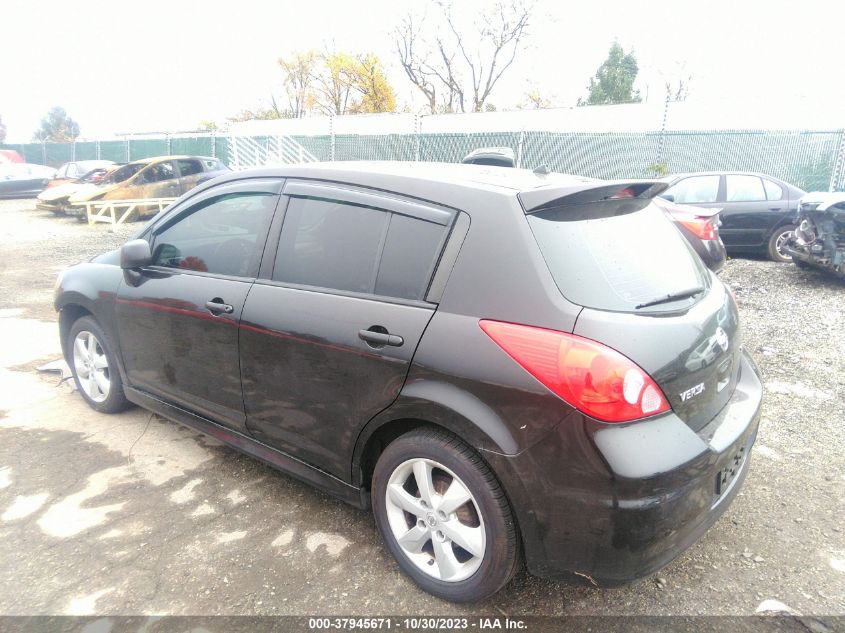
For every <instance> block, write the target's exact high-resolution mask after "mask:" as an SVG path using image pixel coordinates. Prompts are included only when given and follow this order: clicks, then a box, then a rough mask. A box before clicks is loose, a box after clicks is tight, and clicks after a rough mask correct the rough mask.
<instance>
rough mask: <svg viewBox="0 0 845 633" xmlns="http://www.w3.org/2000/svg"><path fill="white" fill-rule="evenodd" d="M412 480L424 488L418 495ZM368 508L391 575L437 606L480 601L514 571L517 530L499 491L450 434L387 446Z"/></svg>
mask: <svg viewBox="0 0 845 633" xmlns="http://www.w3.org/2000/svg"><path fill="white" fill-rule="evenodd" d="M417 473H420V474H422V477H423V478H422V481H425V478H426V477H427V478H428V481H429V482H430V483H429V485H430V486H431V487H430V488H427V489H425V490H421V486H420V485H419V484H418V483H417V476H418V475H417ZM426 497H427V498H428V499H429V500H428V501H426ZM467 497H468V498H467ZM461 500H465V502H464V503H462V504H460V505H456V504H459V503H460V501H461ZM372 504H373V514H374V515H375V520H376V525H377V526H378V529H379V532H381V536H382V538H383V539H384V542H385V544H386V546H387V549H388V550H389V551H390V553H391V554H392V555H393V557H394V558H395V559H396V562H397V563H398V564H399V567H401V568H402V570H403V571H404V572H405V573H406V574H408V575H409V576H410V577H411V579H412V580H413V581H414V582H415V583H416V584H417V585H418V586H419V587H420V588H422V589H423V590H425V591H427V592H429V593H431V594H433V595H435V596H437V597H438V598H442V599H444V600H449V601H452V602H475V601H479V600H483V599H484V598H487V597H489V596H492V595H493V594H494V593H496V592H497V591H499V590H500V589H501V588H502V587H504V586H505V585H506V584H508V582H510V580H511V578H513V576H514V574H515V573H516V571H517V570H518V569H519V567H520V564H521V560H522V554H521V551H520V540H519V535H518V530H517V525H516V521H515V520H514V517H513V514H512V512H511V508H510V504H509V503H508V500H507V498H506V497H505V493H504V491H503V490H502V488H501V486H500V485H499V482H498V481H497V479H496V477H495V475H494V474H493V472H492V471H491V470H490V468H489V467H488V466H487V465H486V464H485V463H484V462H483V461H482V460H481V458H480V457H479V456H478V454H477V453H476V452H475V451H474V450H473V449H472V448H470V447H469V446H467V445H466V444H465V443H464V442H462V441H461V440H460V439H459V438H457V437H455V436H454V435H452V434H450V433H447V432H445V431H441V430H439V429H433V428H423V429H417V430H415V431H411V432H409V433H407V434H405V435H402V436H400V437H399V438H398V439H396V440H394V441H393V442H391V443H390V444H389V445H388V446H387V448H386V449H385V450H384V452H383V453H382V454H381V455H380V456H379V459H378V462H377V463H376V467H375V470H374V472H373V482H372ZM441 508H442V510H441ZM400 537H404V538H403V541H404V544H403V543H400V540H399V539H400ZM458 542H460V543H461V544H462V545H464V546H465V547H466V548H464V547H461V546H460V545H458Z"/></svg>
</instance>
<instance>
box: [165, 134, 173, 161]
mask: <svg viewBox="0 0 845 633" xmlns="http://www.w3.org/2000/svg"><path fill="white" fill-rule="evenodd" d="M164 142H165V143H166V144H167V155H168V156H172V155H173V152H171V151H170V134H169V133H165V134H164Z"/></svg>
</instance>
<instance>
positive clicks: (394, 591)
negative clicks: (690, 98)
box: [0, 201, 845, 616]
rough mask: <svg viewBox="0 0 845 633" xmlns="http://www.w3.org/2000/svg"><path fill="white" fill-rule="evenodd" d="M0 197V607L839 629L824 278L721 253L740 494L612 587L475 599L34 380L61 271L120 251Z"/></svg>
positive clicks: (187, 446)
mask: <svg viewBox="0 0 845 633" xmlns="http://www.w3.org/2000/svg"><path fill="white" fill-rule="evenodd" d="M32 207H33V205H32V202H31V201H0V300H2V302H1V303H0V586H6V587H15V589H16V590H15V591H13V592H0V614H57V613H75V614H149V613H163V614H164V613H170V614H224V615H234V614H298V615H303V614H306V615H307V614H315V613H319V614H358V615H367V614H432V613H439V614H450V613H451V614H465V615H471V614H491V613H492V614H496V615H504V614H513V615H529V614H536V615H556V614H579V615H589V614H607V615H698V614H707V615H744V614H752V613H754V612H755V611H756V610H757V609H758V608H759V607H760V606H761V604H762V603H763V602H764V601H766V600H777V601H779V602H781V603H783V604H784V605H786V606H787V607H788V608H790V609H792V610H794V611H796V612H800V613H803V614H805V615H816V616H830V615H845V535H843V532H842V529H843V528H842V518H843V516H845V500H843V491H845V485H843V484H845V468H843V466H845V456H843V451H842V447H843V445H845V443H843V439H845V438H843V419H845V404H843V403H845V371H843V369H845V367H843V358H845V337H844V336H843V332H845V301H843V296H845V284H842V283H841V282H838V281H834V280H831V279H828V278H826V277H824V276H823V275H820V274H815V273H810V272H804V271H800V270H798V269H796V268H795V267H794V266H791V265H779V264H774V263H771V262H768V261H761V260H750V259H749V260H745V259H736V260H731V261H729V262H728V264H727V266H726V269H725V270H724V272H723V273H722V277H723V278H724V279H725V280H726V281H727V282H728V283H730V284H731V285H732V287H733V288H734V289H735V291H736V295H737V297H738V301H739V305H740V312H741V317H742V323H743V328H744V341H745V345H746V347H747V348H748V349H750V350H751V351H752V352H753V354H754V355H755V357H756V359H757V361H758V363H759V364H760V366H761V368H762V370H763V373H764V374H765V379H766V394H765V395H766V399H765V404H764V411H763V420H762V423H761V427H760V433H759V438H758V442H757V445H756V446H755V449H754V451H753V452H752V456H753V457H752V462H751V468H750V472H749V476H748V478H747V480H746V482H745V485H744V488H743V490H742V491H741V493H740V495H739V496H738V497H737V499H736V501H735V502H734V503H733V505H732V506H731V507H730V508H729V509H728V511H727V512H726V513H725V515H724V516H723V517H722V518H721V519H720V520H719V522H718V523H717V524H716V525H715V526H714V527H713V529H711V530H710V531H709V532H708V533H707V534H706V535H705V536H704V537H703V538H702V539H701V541H699V542H698V543H697V544H696V545H695V546H693V547H692V548H691V549H690V550H688V551H687V552H686V553H684V554H683V555H682V556H681V557H680V558H678V559H677V560H676V561H675V562H673V563H672V564H670V565H669V566H668V567H666V568H665V569H663V570H661V571H660V572H659V573H658V574H657V575H656V576H654V577H651V578H647V579H644V580H642V581H639V582H636V583H634V584H632V585H629V586H626V587H622V588H619V589H615V590H601V589H597V588H594V587H591V586H589V585H588V584H587V583H586V582H584V581H582V580H580V579H577V578H575V579H573V580H572V581H570V582H552V581H547V580H541V579H537V578H532V577H529V576H526V575H524V574H523V575H521V576H519V577H518V578H517V579H516V581H515V582H514V583H513V584H512V585H510V586H509V587H508V588H507V589H506V590H504V591H503V592H501V593H500V594H499V595H497V596H495V597H494V598H492V599H491V600H488V601H487V602H485V603H483V604H479V605H465V606H457V605H452V604H449V603H445V602H441V601H438V600H436V599H434V598H432V597H431V596H428V595H427V594H424V593H422V592H420V591H419V590H417V589H416V588H415V587H414V586H413V585H412V584H411V583H410V582H408V581H407V580H406V579H405V578H404V577H403V576H402V575H401V574H400V573H399V572H398V570H397V568H396V566H395V564H394V563H393V562H392V561H391V560H390V558H389V556H388V555H387V554H386V553H385V552H384V551H383V550H382V548H381V544H380V542H379V539H378V536H377V534H376V532H375V527H374V525H373V522H372V520H371V518H370V517H369V516H368V515H367V514H366V513H363V512H359V511H356V510H354V509H352V508H350V507H348V506H345V505H344V504H342V503H340V502H338V501H335V500H333V499H330V498H328V497H326V496H325V495H322V494H320V493H318V492H315V491H314V490H312V489H311V488H309V487H308V486H305V485H303V484H300V483H298V482H296V481H294V480H292V479H290V478H288V477H286V476H285V475H282V474H280V473H277V472H275V471H273V470H271V469H269V468H267V467H265V466H263V465H261V464H259V463H257V462H255V461H254V460H251V459H249V458H247V457H245V456H242V455H239V454H238V453H236V452H234V451H232V450H229V449H227V448H225V447H223V446H220V445H218V444H217V443H216V442H212V441H210V440H207V439H204V438H202V437H201V436H198V435H197V434H195V433H193V432H192V431H189V430H187V429H184V428H183V427H179V426H178V425H175V424H172V423H170V422H167V421H165V420H162V419H160V418H157V417H155V416H150V415H149V414H148V413H145V412H143V411H141V410H138V409H134V410H130V411H128V412H126V413H123V414H120V415H117V416H104V415H100V414H97V413H95V412H93V411H91V410H90V409H88V408H87V407H86V406H85V405H84V403H83V402H82V400H81V398H79V397H78V395H77V394H73V393H71V391H70V388H69V387H68V385H67V384H66V383H65V384H64V385H61V386H56V382H57V380H56V379H55V378H53V377H44V376H43V375H39V374H36V373H35V372H34V371H33V368H34V367H35V366H36V365H37V364H38V363H39V362H41V361H43V360H46V359H50V358H56V357H57V356H58V341H57V337H56V325H55V314H54V312H53V310H52V306H51V299H52V297H51V291H52V285H53V281H54V279H55V275H56V273H57V272H58V270H59V269H61V268H62V267H64V266H66V265H68V264H72V263H74V262H78V261H82V260H85V259H88V258H90V257H91V256H93V255H95V254H97V253H99V252H102V251H105V250H108V249H111V248H113V247H115V246H117V245H118V244H120V243H121V242H122V241H123V240H124V239H125V238H126V237H127V236H128V235H130V234H131V233H133V232H134V231H135V230H136V229H137V225H130V226H126V227H120V228H119V230H118V232H117V233H114V234H113V233H110V232H108V230H107V228H106V227H105V226H103V225H98V226H93V227H89V226H87V225H85V224H82V223H78V222H76V221H75V220H70V219H63V218H62V219H57V218H53V217H52V216H50V215H49V214H41V213H39V212H36V211H33V210H32Z"/></svg>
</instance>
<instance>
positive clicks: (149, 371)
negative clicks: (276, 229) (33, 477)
mask: <svg viewBox="0 0 845 633" xmlns="http://www.w3.org/2000/svg"><path fill="white" fill-rule="evenodd" d="M244 189H246V190H244ZM277 202H278V195H277V194H276V193H274V192H273V191H272V188H271V187H263V186H262V185H261V184H260V183H258V184H256V183H254V182H253V183H251V184H250V185H244V186H241V187H239V186H238V185H235V186H228V187H226V186H223V187H219V188H218V187H215V188H214V189H211V190H209V191H207V192H204V194H203V196H202V197H201V199H200V200H197V201H191V204H190V206H188V207H186V208H185V209H184V211H179V212H177V213H175V214H168V215H167V216H166V217H164V218H162V221H161V222H159V223H158V225H157V226H156V227H154V228H153V230H152V232H151V234H150V235H149V237H148V239H149V240H150V241H151V246H152V251H153V263H152V265H151V266H149V267H148V268H146V269H144V270H143V273H142V276H141V278H140V280H139V281H138V282H135V283H131V284H130V283H127V281H124V282H123V283H121V286H120V288H119V291H118V297H117V306H116V322H117V331H118V339H119V340H118V342H119V345H120V350H121V354H122V357H123V360H124V365H125V368H126V373H127V379H128V381H129V384H130V386H132V387H135V388H137V389H140V390H142V391H145V392H148V393H151V394H153V395H155V396H158V397H160V398H162V399H164V400H166V401H169V402H172V403H175V404H178V405H179V406H183V407H185V408H188V409H190V410H192V411H195V412H197V413H199V414H200V415H203V416H205V417H208V418H210V419H212V420H215V421H217V422H220V423H223V424H226V425H228V426H230V427H232V428H235V429H237V430H241V431H243V430H244V409H243V398H242V393H241V378H240V369H239V366H238V324H239V322H240V319H241V313H242V311H243V306H244V302H245V300H246V297H247V294H248V293H249V290H250V288H251V286H252V283H253V281H254V279H255V275H256V273H257V271H258V265H259V261H260V257H261V252H262V250H263V247H264V242H265V240H266V237H267V230H268V226H269V223H270V220H271V217H272V214H273V212H274V210H275V207H276V203H277Z"/></svg>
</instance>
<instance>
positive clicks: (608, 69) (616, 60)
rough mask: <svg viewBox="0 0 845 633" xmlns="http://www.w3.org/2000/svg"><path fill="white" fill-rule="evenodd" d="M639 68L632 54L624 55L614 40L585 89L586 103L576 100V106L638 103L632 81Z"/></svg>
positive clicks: (637, 92)
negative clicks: (586, 91) (586, 93)
mask: <svg viewBox="0 0 845 633" xmlns="http://www.w3.org/2000/svg"><path fill="white" fill-rule="evenodd" d="M638 72H639V67H638V66H637V58H636V56H635V55H634V53H627V54H626V53H625V51H624V50H623V49H622V47H621V46H620V45H619V42H617V41H616V40H614V42H613V44H612V45H611V46H610V51H609V52H608V54H607V59H605V60H604V61H603V62H602V64H601V66H599V69H598V70H597V71H596V75H595V77H592V78H591V79H590V85H589V86H588V87H587V90H589V94H588V95H587V99H586V101H584V100H581V99H578V105H604V104H611V103H632V102H639V101H641V99H640V91H639V90H634V80H635V79H636V78H637V73H638Z"/></svg>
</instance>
